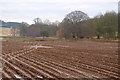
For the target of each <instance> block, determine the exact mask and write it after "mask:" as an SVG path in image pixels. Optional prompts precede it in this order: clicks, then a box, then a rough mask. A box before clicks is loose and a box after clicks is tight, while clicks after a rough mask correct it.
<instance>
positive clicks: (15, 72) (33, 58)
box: [0, 40, 120, 78]
mask: <svg viewBox="0 0 120 80" xmlns="http://www.w3.org/2000/svg"><path fill="white" fill-rule="evenodd" d="M1 55H2V56H1V57H0V62H1V63H2V71H1V74H2V78H111V77H112V78H119V74H120V73H119V72H118V71H119V70H120V65H119V64H118V43H113V42H112V43H111V42H95V41H84V40H77V41H76V40H69V41H68V40H51V41H49V40H47V41H31V40H26V41H3V42H2V54H1Z"/></svg>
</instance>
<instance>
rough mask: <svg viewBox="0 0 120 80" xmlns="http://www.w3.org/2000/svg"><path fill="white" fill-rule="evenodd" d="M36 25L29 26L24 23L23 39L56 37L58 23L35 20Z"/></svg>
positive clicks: (22, 27) (21, 28)
mask: <svg viewBox="0 0 120 80" xmlns="http://www.w3.org/2000/svg"><path fill="white" fill-rule="evenodd" d="M33 21H34V24H32V25H29V24H27V23H25V22H22V23H21V25H20V27H19V29H20V36H21V37H27V36H29V37H41V36H42V37H48V36H56V31H57V25H58V23H59V22H58V21H56V22H50V21H49V20H47V19H46V20H45V21H44V22H42V20H41V19H40V18H35V19H34V20H33Z"/></svg>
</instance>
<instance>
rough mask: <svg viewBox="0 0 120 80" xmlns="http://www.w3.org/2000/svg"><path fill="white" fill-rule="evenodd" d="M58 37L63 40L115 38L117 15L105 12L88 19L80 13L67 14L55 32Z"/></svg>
mask: <svg viewBox="0 0 120 80" xmlns="http://www.w3.org/2000/svg"><path fill="white" fill-rule="evenodd" d="M57 35H58V36H59V37H65V38H83V37H94V36H97V38H100V37H104V38H117V37H118V14H117V13H116V12H114V11H111V12H106V13H105V14H101V15H98V16H95V17H94V18H89V17H88V16H87V14H85V13H83V12H81V11H74V12H71V13H69V14H68V15H67V16H66V17H65V18H64V20H63V21H62V22H61V23H60V25H59V30H58V31H57Z"/></svg>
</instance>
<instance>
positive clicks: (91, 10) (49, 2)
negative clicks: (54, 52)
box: [0, 0, 118, 22]
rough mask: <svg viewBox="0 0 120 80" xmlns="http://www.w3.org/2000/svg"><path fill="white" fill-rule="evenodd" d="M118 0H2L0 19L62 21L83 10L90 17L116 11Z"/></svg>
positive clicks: (0, 1)
mask: <svg viewBox="0 0 120 80" xmlns="http://www.w3.org/2000/svg"><path fill="white" fill-rule="evenodd" d="M117 3H118V0H0V17H1V19H3V20H6V21H10V20H11V21H14V20H15V21H19V22H21V21H23V20H24V21H26V22H32V20H33V19H34V18H36V17H40V18H41V19H46V18H47V19H50V20H51V21H55V20H60V21H61V20H62V19H63V18H64V17H65V15H66V14H68V13H69V12H71V11H74V10H81V11H83V12H85V13H87V14H88V15H89V16H90V17H94V16H96V15H97V14H98V13H100V12H101V13H105V12H106V11H111V10H114V11H116V12H117V10H118V8H117Z"/></svg>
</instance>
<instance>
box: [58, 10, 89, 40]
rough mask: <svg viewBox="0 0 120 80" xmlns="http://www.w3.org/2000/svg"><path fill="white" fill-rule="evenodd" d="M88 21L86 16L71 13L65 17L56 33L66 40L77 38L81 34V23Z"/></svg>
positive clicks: (81, 13)
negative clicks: (59, 33)
mask: <svg viewBox="0 0 120 80" xmlns="http://www.w3.org/2000/svg"><path fill="white" fill-rule="evenodd" d="M87 19H89V17H88V16H87V14H85V13H83V12H81V11H73V12H71V13H69V14H68V15H66V17H65V18H64V19H63V21H62V23H61V25H60V26H59V27H60V28H59V30H60V31H58V32H61V34H62V35H63V37H66V38H79V37H80V36H81V34H82V30H81V29H82V22H83V21H85V20H87Z"/></svg>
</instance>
